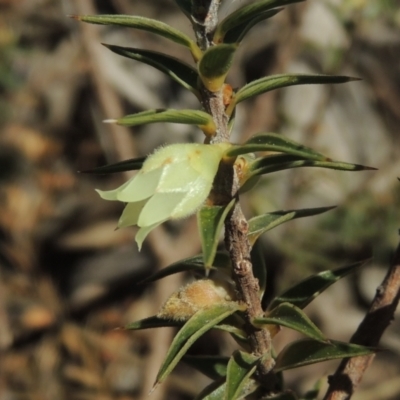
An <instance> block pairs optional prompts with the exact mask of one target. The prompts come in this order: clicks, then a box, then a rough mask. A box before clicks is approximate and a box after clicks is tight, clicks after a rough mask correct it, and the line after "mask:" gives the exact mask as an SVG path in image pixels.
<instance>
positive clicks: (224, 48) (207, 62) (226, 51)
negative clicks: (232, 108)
mask: <svg viewBox="0 0 400 400" xmlns="http://www.w3.org/2000/svg"><path fill="white" fill-rule="evenodd" d="M236 48H237V47H236V45H233V44H219V45H217V46H212V47H210V48H208V49H207V51H206V52H205V53H204V55H203V57H202V58H201V60H200V62H199V66H198V69H199V74H200V79H201V80H202V82H203V84H204V86H205V87H206V88H207V89H208V90H209V91H211V92H217V91H218V90H220V89H221V87H222V85H223V84H224V82H225V77H226V75H227V74H228V72H229V69H230V67H231V64H232V60H233V56H234V54H235V51H236Z"/></svg>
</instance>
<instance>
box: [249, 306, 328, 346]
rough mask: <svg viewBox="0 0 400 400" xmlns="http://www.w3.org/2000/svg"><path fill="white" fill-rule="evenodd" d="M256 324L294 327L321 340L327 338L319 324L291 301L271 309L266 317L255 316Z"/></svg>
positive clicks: (254, 322) (324, 340) (254, 321)
mask: <svg viewBox="0 0 400 400" xmlns="http://www.w3.org/2000/svg"><path fill="white" fill-rule="evenodd" d="M253 324H254V325H256V326H259V325H261V326H263V325H279V326H285V327H286V328H290V329H293V330H295V331H297V332H300V333H302V334H303V335H306V336H308V337H310V338H311V339H314V340H317V341H319V342H326V341H327V338H326V337H325V335H324V334H323V333H322V332H321V331H320V330H319V329H318V328H317V326H316V325H315V324H314V323H313V322H312V321H311V320H310V318H308V317H307V315H306V314H305V313H304V312H303V311H302V310H301V309H300V308H298V307H296V306H294V305H293V304H289V303H282V304H280V305H279V306H278V307H276V308H274V309H273V310H271V311H270V312H269V313H268V314H267V315H266V316H265V317H259V318H254V320H253Z"/></svg>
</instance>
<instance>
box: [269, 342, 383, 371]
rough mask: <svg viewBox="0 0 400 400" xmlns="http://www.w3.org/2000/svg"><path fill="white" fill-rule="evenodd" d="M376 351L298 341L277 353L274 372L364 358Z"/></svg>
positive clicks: (354, 346) (357, 347)
mask: <svg viewBox="0 0 400 400" xmlns="http://www.w3.org/2000/svg"><path fill="white" fill-rule="evenodd" d="M376 351H377V349H372V348H368V347H365V346H360V345H357V344H351V343H344V342H338V341H335V340H331V341H330V343H321V342H317V341H315V340H312V339H304V340H298V341H296V342H293V343H290V344H289V345H287V346H286V347H285V348H284V349H283V350H282V351H281V352H280V353H279V355H278V357H277V359H276V364H275V368H274V371H275V372H279V371H284V370H286V369H291V368H298V367H302V366H304V365H309V364H315V363H319V362H323V361H328V360H334V359H337V358H349V357H358V356H365V355H368V354H372V353H375V352H376Z"/></svg>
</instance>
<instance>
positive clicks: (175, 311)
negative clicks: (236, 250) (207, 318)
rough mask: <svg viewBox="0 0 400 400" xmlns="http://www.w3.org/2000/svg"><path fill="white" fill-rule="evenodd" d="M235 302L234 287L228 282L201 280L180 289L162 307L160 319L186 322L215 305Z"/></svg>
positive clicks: (159, 314) (159, 313)
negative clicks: (197, 313)
mask: <svg viewBox="0 0 400 400" xmlns="http://www.w3.org/2000/svg"><path fill="white" fill-rule="evenodd" d="M234 300H235V293H234V290H233V287H232V286H231V285H230V284H229V283H228V282H226V281H214V280H211V279H201V280H198V281H195V282H192V283H189V284H188V285H186V286H184V287H182V288H180V289H179V290H178V291H176V292H175V293H173V294H172V295H171V296H170V297H169V299H168V300H167V301H166V302H165V303H164V305H163V306H162V307H161V310H160V311H159V312H158V314H157V316H158V317H159V318H165V319H172V320H177V321H186V320H188V319H189V318H190V317H191V316H192V315H193V314H195V313H196V312H197V311H199V310H202V309H204V308H207V307H209V306H212V305H214V304H215V303H230V302H232V301H234Z"/></svg>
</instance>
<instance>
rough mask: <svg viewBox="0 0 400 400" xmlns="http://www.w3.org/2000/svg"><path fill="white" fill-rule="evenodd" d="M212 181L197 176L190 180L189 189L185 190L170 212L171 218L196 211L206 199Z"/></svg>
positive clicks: (181, 216) (182, 216) (185, 215)
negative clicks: (182, 197) (182, 196)
mask: <svg viewBox="0 0 400 400" xmlns="http://www.w3.org/2000/svg"><path fill="white" fill-rule="evenodd" d="M211 186H212V182H209V181H207V180H205V179H203V178H202V177H198V178H197V179H196V180H194V181H192V182H191V187H190V190H189V191H187V192H186V194H185V197H184V199H183V200H182V201H181V202H180V203H178V204H177V205H176V207H175V208H174V211H173V212H172V214H171V218H172V219H177V218H184V217H187V216H188V215H190V214H193V213H194V212H195V211H197V210H198V209H199V208H200V207H201V206H202V205H203V203H204V202H205V201H206V199H207V197H208V195H209V193H210V190H211Z"/></svg>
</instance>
